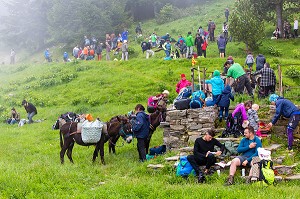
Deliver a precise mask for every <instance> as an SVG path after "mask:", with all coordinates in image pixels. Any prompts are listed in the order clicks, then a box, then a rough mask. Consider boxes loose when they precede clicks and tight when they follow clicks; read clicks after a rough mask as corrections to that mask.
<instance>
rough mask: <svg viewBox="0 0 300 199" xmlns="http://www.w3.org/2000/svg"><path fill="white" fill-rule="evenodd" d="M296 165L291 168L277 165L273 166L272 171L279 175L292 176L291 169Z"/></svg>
mask: <svg viewBox="0 0 300 199" xmlns="http://www.w3.org/2000/svg"><path fill="white" fill-rule="evenodd" d="M295 166H296V165H292V166H285V165H278V166H274V167H273V168H274V170H276V171H277V173H278V174H279V175H292V174H293V169H294V167H295Z"/></svg>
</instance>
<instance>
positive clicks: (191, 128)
mask: <svg viewBox="0 0 300 199" xmlns="http://www.w3.org/2000/svg"><path fill="white" fill-rule="evenodd" d="M198 129H202V124H196V125H191V126H189V128H188V130H192V131H193V130H198Z"/></svg>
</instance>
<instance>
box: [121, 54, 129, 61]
mask: <svg viewBox="0 0 300 199" xmlns="http://www.w3.org/2000/svg"><path fill="white" fill-rule="evenodd" d="M122 60H125V61H127V60H128V52H122Z"/></svg>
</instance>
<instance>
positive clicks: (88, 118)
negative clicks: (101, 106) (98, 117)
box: [85, 114, 94, 122]
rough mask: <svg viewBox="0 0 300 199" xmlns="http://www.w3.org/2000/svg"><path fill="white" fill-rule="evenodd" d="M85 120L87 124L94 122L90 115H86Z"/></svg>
mask: <svg viewBox="0 0 300 199" xmlns="http://www.w3.org/2000/svg"><path fill="white" fill-rule="evenodd" d="M85 119H87V120H88V121H89V122H91V121H93V120H94V118H93V116H92V115H91V114H87V115H86V116H85Z"/></svg>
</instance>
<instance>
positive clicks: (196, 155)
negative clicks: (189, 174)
mask: <svg viewBox="0 0 300 199" xmlns="http://www.w3.org/2000/svg"><path fill="white" fill-rule="evenodd" d="M214 136H215V132H214V130H209V131H208V132H206V134H205V135H204V136H203V137H200V138H197V139H196V141H195V144H194V152H193V155H189V156H187V159H188V161H189V162H190V164H191V165H192V167H193V169H194V170H195V173H196V175H197V176H198V182H199V183H203V182H204V181H205V175H206V174H208V173H209V169H210V167H211V166H213V165H214V164H215V163H216V157H217V156H220V155H221V154H222V153H223V151H224V149H225V146H224V145H223V144H221V143H220V142H219V141H218V140H216V139H215V138H214ZM215 146H218V147H219V148H220V150H219V151H217V152H214V147H215ZM204 165H205V170H204V173H203V172H202V171H201V170H200V169H199V166H204Z"/></svg>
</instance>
